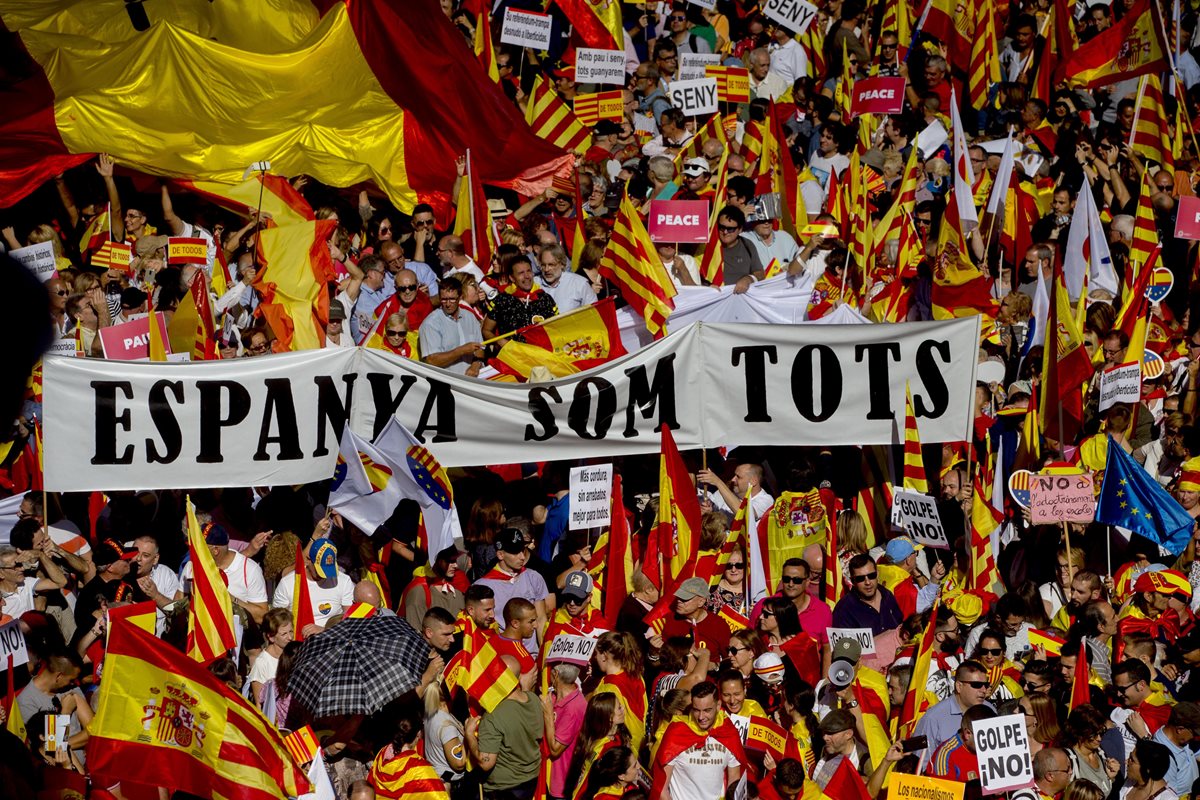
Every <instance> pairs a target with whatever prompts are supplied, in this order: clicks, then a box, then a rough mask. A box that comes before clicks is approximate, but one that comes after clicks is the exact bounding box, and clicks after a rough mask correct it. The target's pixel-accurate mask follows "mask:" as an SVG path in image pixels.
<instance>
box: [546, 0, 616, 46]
mask: <svg viewBox="0 0 1200 800" xmlns="http://www.w3.org/2000/svg"><path fill="white" fill-rule="evenodd" d="M555 2H556V3H557V5H558V7H559V8H561V9H562V11H563V13H564V14H566V15H567V19H569V20H570V21H571V27H572V28H573V29H574V31H575V33H576V34H577V35H578V37H579V39H580V41H581V42H582V43H583V46H584V47H594V48H597V49H600V50H624V49H625V28H624V27H623V26H622V25H621V4H620V3H617V2H599V3H598V2H596V1H595V0H555Z"/></svg>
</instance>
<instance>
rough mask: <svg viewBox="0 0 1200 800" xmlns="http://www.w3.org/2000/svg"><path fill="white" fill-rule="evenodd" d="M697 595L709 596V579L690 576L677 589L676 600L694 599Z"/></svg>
mask: <svg viewBox="0 0 1200 800" xmlns="http://www.w3.org/2000/svg"><path fill="white" fill-rule="evenodd" d="M697 597H708V581H706V580H704V578H688V579H687V580H686V581H684V582H683V583H681V584H679V588H678V589H676V590H675V599H676V600H694V599H695V598H697Z"/></svg>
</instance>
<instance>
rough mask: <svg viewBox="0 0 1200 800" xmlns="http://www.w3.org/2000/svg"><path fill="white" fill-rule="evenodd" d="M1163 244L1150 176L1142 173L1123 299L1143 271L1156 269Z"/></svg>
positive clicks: (1122, 294) (1122, 289) (1122, 287)
mask: <svg viewBox="0 0 1200 800" xmlns="http://www.w3.org/2000/svg"><path fill="white" fill-rule="evenodd" d="M1161 249H1162V242H1161V241H1160V240H1159V238H1158V225H1157V223H1156V222H1155V220H1154V204H1153V203H1152V202H1151V200H1150V175H1149V174H1148V172H1145V171H1144V172H1142V180H1141V188H1140V191H1139V192H1138V203H1137V211H1136V212H1135V214H1134V218H1133V241H1132V242H1130V244H1129V268H1128V269H1126V270H1125V280H1124V282H1123V283H1122V286H1121V299H1122V301H1128V297H1126V295H1127V293H1128V292H1129V290H1130V289H1131V288H1132V287H1133V284H1134V283H1135V282H1136V281H1137V276H1138V275H1140V274H1141V271H1142V270H1143V269H1147V270H1152V269H1154V263H1155V262H1156V261H1157V260H1158V254H1159V251H1160V250H1161Z"/></svg>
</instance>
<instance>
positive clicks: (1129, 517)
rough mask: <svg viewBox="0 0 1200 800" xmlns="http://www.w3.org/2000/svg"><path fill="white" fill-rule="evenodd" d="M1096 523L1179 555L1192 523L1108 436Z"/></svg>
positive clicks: (1181, 509) (1152, 479) (1167, 495)
mask: <svg viewBox="0 0 1200 800" xmlns="http://www.w3.org/2000/svg"><path fill="white" fill-rule="evenodd" d="M1096 521H1097V522H1103V523H1106V524H1108V525H1117V526H1119V527H1122V528H1127V529H1129V530H1131V531H1133V532H1134V533H1139V534H1141V535H1142V536H1145V537H1146V538H1147V539H1149V540H1150V541H1152V542H1155V543H1157V544H1159V545H1161V546H1162V547H1163V548H1165V549H1166V550H1167V551H1168V552H1170V553H1171V555H1179V554H1180V553H1182V552H1183V549H1184V548H1185V547H1187V543H1188V539H1189V538H1191V535H1192V524H1193V522H1194V520H1193V519H1192V518H1191V516H1189V515H1188V513H1187V511H1185V510H1184V509H1183V506H1181V505H1179V502H1178V501H1176V500H1175V498H1174V497H1171V495H1170V494H1168V493H1167V491H1166V490H1165V489H1163V488H1162V487H1161V486H1159V485H1158V481H1156V480H1154V478H1152V477H1150V474H1149V473H1148V472H1146V470H1144V469H1142V468H1141V466H1140V465H1139V464H1138V463H1137V462H1136V461H1134V460H1133V457H1132V456H1130V455H1129V454H1128V453H1126V452H1125V450H1124V449H1123V448H1122V447H1121V446H1120V445H1119V444H1117V443H1116V442H1114V441H1113V440H1112V437H1109V440H1108V461H1107V463H1106V464H1105V467H1104V483H1103V484H1102V485H1101V487H1100V501H1099V504H1098V506H1097V507H1096Z"/></svg>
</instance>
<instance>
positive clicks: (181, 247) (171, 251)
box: [167, 236, 208, 264]
mask: <svg viewBox="0 0 1200 800" xmlns="http://www.w3.org/2000/svg"><path fill="white" fill-rule="evenodd" d="M167 263H168V264H207V263H208V242H206V241H204V240H203V239H201V238H199V237H196V236H172V237H170V238H168V239H167Z"/></svg>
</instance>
